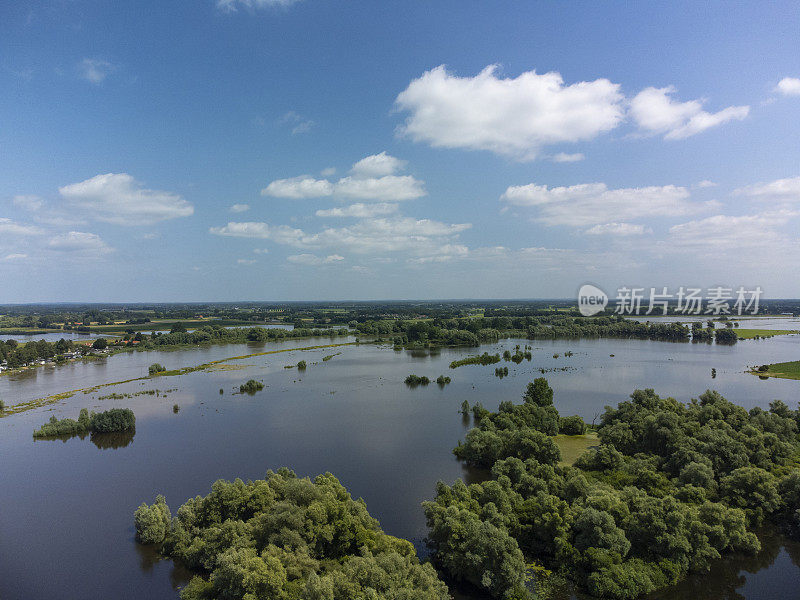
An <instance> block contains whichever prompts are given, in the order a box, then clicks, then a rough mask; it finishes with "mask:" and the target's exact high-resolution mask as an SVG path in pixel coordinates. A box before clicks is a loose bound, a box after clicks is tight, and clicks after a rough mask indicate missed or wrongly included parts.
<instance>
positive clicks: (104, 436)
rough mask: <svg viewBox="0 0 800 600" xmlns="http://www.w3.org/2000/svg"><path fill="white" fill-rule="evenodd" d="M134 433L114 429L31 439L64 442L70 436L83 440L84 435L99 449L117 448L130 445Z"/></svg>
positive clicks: (133, 431) (69, 438) (70, 437)
mask: <svg viewBox="0 0 800 600" xmlns="http://www.w3.org/2000/svg"><path fill="white" fill-rule="evenodd" d="M134 435H136V430H135V429H133V430H131V431H116V432H112V433H92V434H91V435H90V434H88V433H76V434H73V435H54V436H50V437H43V438H33V441H34V443H36V442H55V441H60V442H62V443H64V444H66V443H67V442H68V441H69V440H71V439H72V438H79V439H81V440H85V439H86V437H87V436H89V439H90V440H91V441H92V443H93V444H94V445H95V446H97V447H98V448H100V449H101V450H109V449H110V450H116V449H117V448H125V447H126V446H130V445H131V442H133V436H134Z"/></svg>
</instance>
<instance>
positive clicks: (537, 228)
mask: <svg viewBox="0 0 800 600" xmlns="http://www.w3.org/2000/svg"><path fill="white" fill-rule="evenodd" d="M798 31H800V10H798V8H797V5H796V3H790V2H786V3H779V2H776V3H769V4H767V3H755V2H753V3H731V2H728V3H696V2H692V3H680V2H670V3H595V2H573V3H532V2H499V3H486V2H465V1H459V2H429V1H425V2H408V1H407V2H397V3H389V2H359V1H348V2H333V1H324V0H298V1H295V2H291V1H288V0H284V1H281V2H277V1H270V0H224V1H223V2H218V1H216V0H201V1H197V2H137V3H121V2H101V1H96V2H86V1H80V0H70V1H66V0H64V1H51V2H17V3H3V4H2V6H0V281H2V283H3V285H2V286H0V302H35V301H159V300H161V301H170V300H175V301H192V300H197V301H200V300H304V299H382V298H462V297H464V298H466V297H472V298H512V297H517V298H534V297H572V296H574V294H575V292H576V290H577V289H578V287H580V285H581V284H583V283H585V282H592V283H596V284H598V285H600V286H601V287H604V288H606V289H607V290H609V291H613V290H614V289H616V288H617V287H620V286H623V285H627V286H642V287H650V286H657V287H661V286H670V287H678V286H690V285H692V286H697V287H703V288H708V287H711V286H715V285H725V286H730V287H738V286H739V285H744V286H748V287H753V286H756V285H760V286H761V287H762V288H763V289H764V295H765V296H767V297H798V296H800V289H798V286H797V278H796V276H794V275H793V274H796V273H797V264H798V259H799V258H800V245H799V244H798V241H799V239H798V230H799V228H798V226H799V225H800V142H799V141H798V140H800V41H798V40H799V39H800V38H798V36H797V32H798Z"/></svg>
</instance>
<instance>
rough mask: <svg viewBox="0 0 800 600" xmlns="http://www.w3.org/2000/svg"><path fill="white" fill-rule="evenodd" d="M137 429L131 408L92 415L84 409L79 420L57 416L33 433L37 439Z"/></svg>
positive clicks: (115, 409)
mask: <svg viewBox="0 0 800 600" xmlns="http://www.w3.org/2000/svg"><path fill="white" fill-rule="evenodd" d="M134 429H136V417H135V416H134V414H133V411H132V410H131V409H129V408H112V409H111V410H107V411H104V412H100V413H96V412H92V413H91V414H90V413H89V411H88V410H87V409H85V408H82V409H81V411H80V414H79V416H78V420H77V421H76V420H74V419H57V418H56V417H55V415H53V416H52V417H50V421H48V422H47V423H45V424H44V425H42V426H41V427H40V428H39V429H37V430H35V431H34V432H33V437H35V438H45V437H57V436H64V435H78V434H82V433H113V432H120V431H133V430H134Z"/></svg>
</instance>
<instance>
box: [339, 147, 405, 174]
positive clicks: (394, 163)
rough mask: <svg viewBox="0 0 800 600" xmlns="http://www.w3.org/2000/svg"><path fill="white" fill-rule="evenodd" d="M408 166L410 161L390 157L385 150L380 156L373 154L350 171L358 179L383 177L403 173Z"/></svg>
mask: <svg viewBox="0 0 800 600" xmlns="http://www.w3.org/2000/svg"><path fill="white" fill-rule="evenodd" d="M407 164H408V161H405V160H400V159H399V158H395V157H394V156H390V155H389V154H386V151H385V150H384V151H383V152H381V153H380V154H373V155H372V156H367V157H365V158H362V159H361V160H359V161H358V162H357V163H355V164H354V165H353V168H352V169H350V173H352V174H353V175H354V176H356V177H383V176H384V175H394V174H395V173H397V172H398V171H402V170H403V169H405V167H406V165H407Z"/></svg>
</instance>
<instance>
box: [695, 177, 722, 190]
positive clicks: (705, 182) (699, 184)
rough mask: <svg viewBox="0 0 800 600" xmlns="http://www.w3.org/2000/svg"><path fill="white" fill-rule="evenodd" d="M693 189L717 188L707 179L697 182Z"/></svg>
mask: <svg viewBox="0 0 800 600" xmlns="http://www.w3.org/2000/svg"><path fill="white" fill-rule="evenodd" d="M694 187H696V188H700V189H705V188H712V187H717V184H716V183H714V182H713V181H710V180H708V179H703V181H698V182H697V183H696V184H695V185H694Z"/></svg>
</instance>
